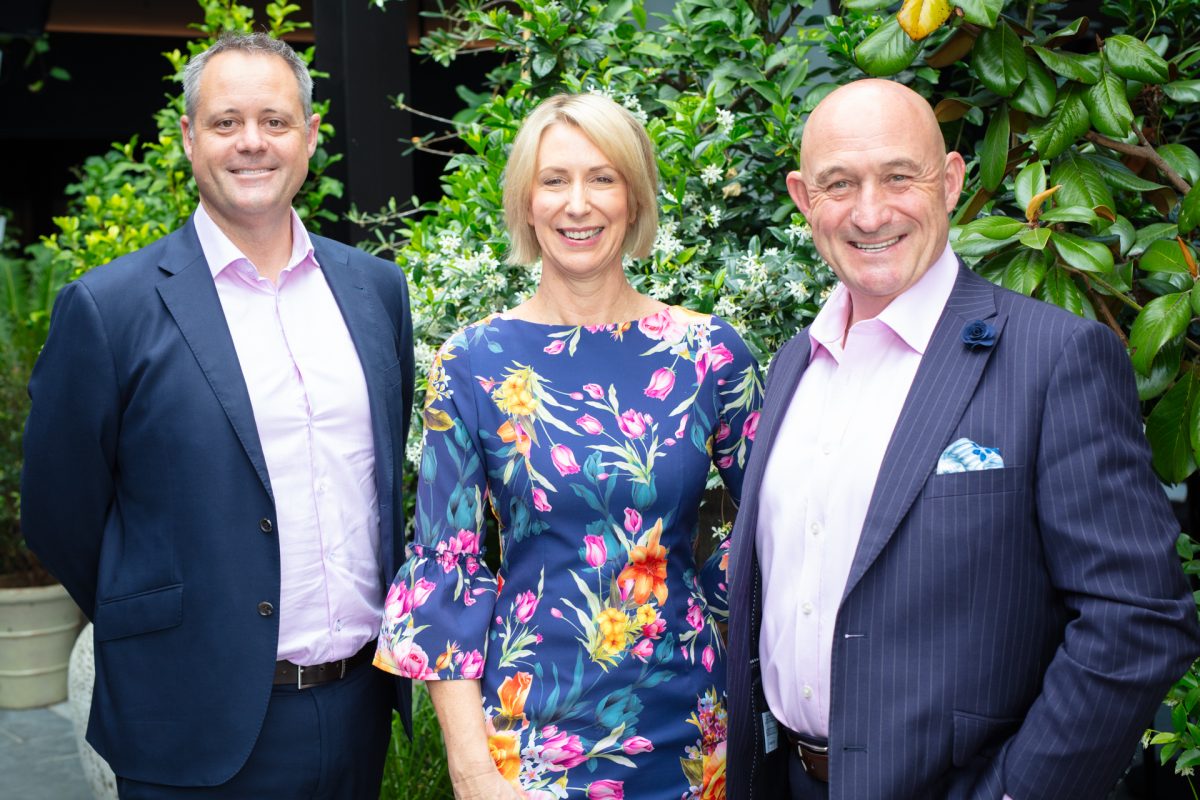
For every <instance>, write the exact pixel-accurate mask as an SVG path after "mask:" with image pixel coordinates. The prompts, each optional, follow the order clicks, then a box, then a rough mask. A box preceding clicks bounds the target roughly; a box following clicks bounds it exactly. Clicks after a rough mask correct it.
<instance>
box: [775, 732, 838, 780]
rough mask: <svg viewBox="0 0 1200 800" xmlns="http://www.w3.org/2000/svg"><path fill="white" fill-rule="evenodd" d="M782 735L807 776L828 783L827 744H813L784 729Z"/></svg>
mask: <svg viewBox="0 0 1200 800" xmlns="http://www.w3.org/2000/svg"><path fill="white" fill-rule="evenodd" d="M784 736H786V737H787V740H788V744H790V745H791V746H792V750H793V751H794V752H795V753H796V755H797V756H799V757H800V764H801V765H802V766H803V767H804V771H805V772H807V773H808V777H810V778H812V779H813V780H816V781H820V782H821V783H829V744H828V742H826V743H825V744H814V743H813V742H811V741H809V740H807V739H803V738H801V737H800V736H797V735H796V734H795V733H792V732H791V731H789V730H787V729H784Z"/></svg>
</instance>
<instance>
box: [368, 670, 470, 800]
mask: <svg viewBox="0 0 1200 800" xmlns="http://www.w3.org/2000/svg"><path fill="white" fill-rule="evenodd" d="M379 797H380V800H453V798H454V791H453V790H452V789H451V788H450V774H449V773H448V772H447V771H446V747H445V745H444V744H442V731H441V728H440V727H438V721H437V716H436V715H435V714H434V712H433V703H431V702H430V701H429V693H428V692H427V691H426V690H425V684H424V683H423V682H421V681H413V738H412V739H411V740H410V739H409V738H408V736H407V735H406V734H405V733H404V726H402V725H401V724H400V715H399V714H395V713H393V714H392V742H391V744H390V745H388V758H387V762H386V763H385V764H384V770H383V786H382V787H381V789H380V792H379Z"/></svg>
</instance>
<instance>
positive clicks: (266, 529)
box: [258, 517, 275, 533]
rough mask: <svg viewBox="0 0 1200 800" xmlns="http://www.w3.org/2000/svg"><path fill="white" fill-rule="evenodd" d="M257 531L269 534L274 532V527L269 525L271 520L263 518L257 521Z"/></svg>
mask: <svg viewBox="0 0 1200 800" xmlns="http://www.w3.org/2000/svg"><path fill="white" fill-rule="evenodd" d="M258 529H259V530H260V531H262V532H263V533H270V532H271V531H273V530H275V526H274V525H272V524H271V520H269V519H267V518H266V517H263V518H262V519H260V520H259V521H258Z"/></svg>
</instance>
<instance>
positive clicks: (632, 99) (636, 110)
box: [621, 94, 650, 125]
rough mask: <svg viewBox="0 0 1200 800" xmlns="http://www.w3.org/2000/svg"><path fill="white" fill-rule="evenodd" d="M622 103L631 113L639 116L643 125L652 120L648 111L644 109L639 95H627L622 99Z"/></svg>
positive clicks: (639, 120) (638, 118)
mask: <svg viewBox="0 0 1200 800" xmlns="http://www.w3.org/2000/svg"><path fill="white" fill-rule="evenodd" d="M621 105H623V106H625V108H627V109H628V110H629V113H630V114H633V116H635V117H637V120H638V122H640V123H642V124H643V125H645V124H646V123H647V122H649V121H650V118H649V117H648V116H647V115H646V112H645V111H643V110H642V101H640V100H638V99H637V95H632V94H627V95H625V97H624V99H623V100H621Z"/></svg>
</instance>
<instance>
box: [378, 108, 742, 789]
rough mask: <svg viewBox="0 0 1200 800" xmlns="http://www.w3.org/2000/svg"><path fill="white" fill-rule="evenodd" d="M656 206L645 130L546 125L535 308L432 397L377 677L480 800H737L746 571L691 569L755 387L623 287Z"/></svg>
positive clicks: (679, 315)
mask: <svg viewBox="0 0 1200 800" xmlns="http://www.w3.org/2000/svg"><path fill="white" fill-rule="evenodd" d="M655 193H656V170H655V162H654V152H653V148H652V146H651V144H650V140H649V138H648V137H647V135H646V132H645V130H644V128H643V127H642V125H641V124H640V123H639V122H638V121H637V120H636V119H635V118H634V117H633V116H632V115H630V114H629V112H627V111H626V110H625V109H623V108H622V107H621V106H619V105H617V104H616V103H614V102H612V101H611V100H609V99H607V98H604V97H602V96H599V95H579V96H567V95H558V96H555V97H552V98H550V99H548V100H546V101H545V102H543V103H542V104H541V105H540V106H539V107H538V108H537V109H536V110H535V111H534V112H533V113H532V114H531V115H530V116H529V118H528V119H527V120H526V121H525V123H524V125H523V126H522V128H521V131H520V133H519V134H518V136H517V138H516V141H515V142H514V144H513V149H512V154H511V156H510V159H509V163H508V167H507V171H506V176H505V188H504V205H505V213H506V220H507V224H508V227H509V231H510V234H511V238H512V254H511V256H510V258H511V260H512V261H513V262H516V263H532V262H535V261H537V260H538V259H539V258H540V259H541V264H542V273H541V281H540V283H539V285H538V288H537V291H536V292H535V293H534V294H533V296H532V297H531V298H530V299H529V300H528V301H526V302H524V303H522V304H521V305H519V306H517V307H516V308H513V309H511V310H509V311H506V312H502V313H498V314H494V315H492V316H490V317H488V318H487V319H485V320H483V321H481V322H478V323H476V324H474V325H471V326H469V327H467V328H465V329H464V330H462V331H460V332H458V333H457V334H455V335H454V336H453V337H451V338H450V340H449V341H447V342H446V344H445V345H444V346H443V347H442V348H441V350H440V352H439V354H438V356H437V358H436V360H435V362H434V365H433V369H432V371H431V373H430V378H429V392H428V394H427V397H426V408H425V440H424V448H423V454H422V460H421V469H420V483H419V486H418V490H417V519H416V535H415V541H414V543H413V545H412V547H411V553H410V557H409V559H408V562H407V564H406V565H405V566H404V568H402V569H401V570H400V572H399V574H398V575H397V576H396V580H395V582H394V583H393V585H392V589H391V592H390V594H389V597H388V604H387V609H386V616H385V620H384V624H383V631H382V634H381V636H380V640H379V650H378V653H377V655H376V659H375V663H376V665H378V666H380V667H382V668H383V669H387V670H389V671H392V672H395V673H397V674H400V675H406V676H408V677H412V678H416V679H420V680H425V681H427V682H428V687H429V690H430V696H431V697H432V699H433V702H434V705H435V707H436V708H437V712H438V717H439V719H440V721H441V724H442V730H443V732H444V735H445V737H446V745H447V750H448V752H449V758H450V772H451V777H452V779H453V781H454V787H455V793H456V796H457V797H460V798H487V800H493V799H494V798H514V797H530V798H561V797H568V798H584V797H586V798H592V799H596V798H622V797H627V798H631V800H633V799H636V800H654V799H655V798H662V799H663V800H668V799H669V800H679V798H681V797H696V798H699V797H704V798H718V797H724V768H725V764H724V739H725V708H724V668H723V657H722V651H723V644H722V639H721V636H720V634H719V632H718V629H717V624H716V620H715V618H714V613H716V614H723V611H724V604H725V600H724V595H725V586H724V583H725V565H724V553H725V550H724V549H723V548H722V549H720V550H718V551H717V555H716V556H714V557H713V559H711V560H710V561H709V562H708V563H707V564H705V565H703V566H701V565H698V564H697V563H696V562H695V559H694V557H693V555H692V553H693V544H694V542H695V538H696V536H697V508H698V506H699V502H700V496H701V493H702V492H703V490H704V486H705V478H706V476H707V475H708V472H709V467H710V464H715V465H716V466H717V468H718V470H719V471H720V473H721V475H722V477H723V478H724V481H725V485H726V486H727V487H728V488H729V490H730V492H731V493H732V495H733V496H734V497H735V498H736V497H737V496H738V493H739V490H740V488H741V483H742V469H743V466H744V465H745V463H746V458H747V455H748V452H749V449H750V446H751V444H752V442H753V439H754V433H755V427H756V424H757V420H758V408H759V403H760V394H761V392H760V382H759V376H758V370H757V365H756V364H755V362H754V359H753V358H752V357H751V356H750V354H749V352H748V350H747V349H746V347H745V345H744V344H743V343H742V340H741V339H740V338H739V337H738V335H737V333H736V332H735V331H734V330H733V328H732V327H731V326H730V325H729V324H728V323H726V322H725V321H723V320H721V319H719V318H717V317H714V316H712V315H709V314H699V313H694V312H692V311H688V310H686V309H683V308H677V307H668V306H666V305H664V304H663V303H660V302H658V301H656V300H653V299H651V298H650V297H647V296H645V295H642V294H639V293H638V292H637V291H636V290H634V288H633V287H632V286H631V285H630V283H629V281H628V280H627V278H626V276H625V271H624V268H623V266H622V258H623V256H625V255H630V256H633V257H644V256H646V255H648V254H649V252H650V249H651V245H652V243H653V241H654V235H655V229H656V225H657V213H656V208H655ZM489 512H490V513H492V514H494V515H495V517H496V519H497V520H498V523H499V528H500V543H501V553H500V568H499V570H498V572H497V573H496V574H493V573H492V572H491V571H490V570H489V569H488V568H487V566H485V564H484V562H483V558H482V556H483V552H482V547H481V544H482V541H483V538H484V515H485V514H486V513H489Z"/></svg>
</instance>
